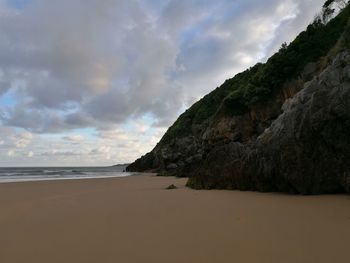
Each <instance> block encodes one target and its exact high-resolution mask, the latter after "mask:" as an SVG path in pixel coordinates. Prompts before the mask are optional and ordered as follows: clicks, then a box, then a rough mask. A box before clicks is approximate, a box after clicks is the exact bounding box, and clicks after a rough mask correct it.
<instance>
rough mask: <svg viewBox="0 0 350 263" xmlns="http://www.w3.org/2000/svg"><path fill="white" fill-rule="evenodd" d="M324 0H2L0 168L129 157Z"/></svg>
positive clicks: (294, 30)
mask: <svg viewBox="0 0 350 263" xmlns="http://www.w3.org/2000/svg"><path fill="white" fill-rule="evenodd" d="M323 2H324V1H323V0H264V1H256V0H103V1H102V0H60V1H56V0H0V166H103V165H113V164H117V163H128V162H131V161H133V160H135V159H136V158H138V157H140V156H141V155H143V154H145V153H147V152H148V151H150V150H152V148H153V147H154V146H155V145H156V143H157V142H158V141H159V139H160V138H161V137H162V135H163V134H164V133H165V131H166V130H167V128H168V127H169V125H171V124H172V123H173V122H174V121H175V120H176V118H177V117H178V115H179V114H180V113H182V112H183V111H184V110H185V109H186V108H188V107H189V106H191V104H193V103H194V102H195V101H197V100H198V99H200V98H201V97H203V96H204V95H205V94H207V93H209V92H210V91H211V90H213V89H215V88H216V87H218V86H220V85H221V84H222V83H223V82H224V81H225V80H226V79H228V78H231V77H233V76H234V75H235V74H237V73H239V72H240V71H243V70H245V69H246V68H249V67H251V66H253V65H254V64H256V63H257V62H264V61H266V59H267V58H268V57H269V56H270V55H272V54H273V53H274V52H276V51H277V50H278V49H279V47H280V46H281V44H282V43H283V42H287V43H288V42H290V41H292V40H293V39H294V38H295V37H296V36H297V34H298V33H299V32H300V31H302V30H304V28H305V27H306V26H307V25H308V24H309V23H310V22H311V21H312V20H313V18H314V16H315V14H316V13H317V12H318V11H319V10H320V8H321V6H322V4H323Z"/></svg>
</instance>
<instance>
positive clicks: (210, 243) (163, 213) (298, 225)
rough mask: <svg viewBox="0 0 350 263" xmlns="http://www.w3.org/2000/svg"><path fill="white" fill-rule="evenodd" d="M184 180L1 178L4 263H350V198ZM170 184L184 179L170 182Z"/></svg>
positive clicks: (0, 258) (0, 228) (1, 254)
mask: <svg viewBox="0 0 350 263" xmlns="http://www.w3.org/2000/svg"><path fill="white" fill-rule="evenodd" d="M185 183H186V180H185V179H176V178H160V177H155V176H153V175H152V176H150V175H142V176H135V177H126V178H109V179H96V180H95V179H91V180H66V181H46V182H22V183H7V184H0V262H4V263H13V262H26V263H32V262H33V263H34V262H35V263H37V262H48V263H55V262H60V263H61V262H65V263H70V262H72V263H73V262H74V263H80V262H84V263H86V262H94V263H95V262H101V263H105V262H121V263H134V262H135V263H136V262H137V263H140V262H150V263H158V262H159V263H160V262H161V263H168V262H177V263H179V262H185V263H186V262H188V263H196V262H198V263H206V262H211V263H220V262H240V263H242V262H253V263H254V262H259V263H261V262H269V263H273V262H276V263H277V262H278V263H280V262H284V263H286V262H293V263H295V262H299V263H300V262H305V263H306V262H308V263H310V262H327V263H328V262H333V263H336V262H347V261H348V260H349V257H350V254H349V244H350V196H346V195H334V196H290V195H283V194H261V193H252V192H238V191H195V190H191V189H187V188H186V187H185V186H184V185H185ZM170 184H175V185H177V186H178V187H179V189H176V190H165V187H167V186H168V185H170Z"/></svg>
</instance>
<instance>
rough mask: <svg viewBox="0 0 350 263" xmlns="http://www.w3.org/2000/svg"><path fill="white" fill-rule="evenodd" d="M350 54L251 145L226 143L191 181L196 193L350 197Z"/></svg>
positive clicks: (306, 86) (295, 99)
mask: <svg viewBox="0 0 350 263" xmlns="http://www.w3.org/2000/svg"><path fill="white" fill-rule="evenodd" d="M349 160H350V54H349V52H342V53H339V54H338V55H337V56H336V58H335V59H334V61H333V63H332V64H331V65H330V66H328V67H327V68H326V69H325V70H324V71H323V72H322V73H321V74H319V75H317V76H316V77H315V78H314V79H313V80H312V81H310V82H307V83H305V84H304V88H303V89H302V90H301V91H300V92H298V93H297V94H296V95H295V96H294V97H292V98H291V99H288V100H286V102H285V103H284V104H283V106H282V113H281V114H280V115H279V117H278V118H277V119H276V120H274V121H273V122H272V123H271V125H270V126H269V127H268V128H267V129H266V130H265V131H264V132H263V133H262V134H261V135H260V136H259V137H258V138H257V139H256V140H255V141H252V142H251V143H249V144H243V143H241V142H235V141H231V142H222V143H220V144H219V145H216V146H215V147H213V148H212V149H211V151H210V152H209V153H208V154H207V156H206V158H205V161H204V162H202V164H201V165H200V166H199V167H198V168H197V170H196V171H195V173H194V174H193V176H192V177H191V178H190V180H189V185H190V186H192V187H194V188H230V189H241V190H258V191H284V192H291V193H301V194H320V193H337V192H345V191H347V192H350V161H349Z"/></svg>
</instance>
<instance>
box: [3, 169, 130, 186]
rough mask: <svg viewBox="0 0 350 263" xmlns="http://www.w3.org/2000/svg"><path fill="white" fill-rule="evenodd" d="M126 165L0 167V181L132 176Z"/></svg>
mask: <svg viewBox="0 0 350 263" xmlns="http://www.w3.org/2000/svg"><path fill="white" fill-rule="evenodd" d="M125 168H126V165H117V166H110V167H8V168H3V167H0V183H11V182H27V181H48V180H68V179H69V180H73V179H93V178H110V177H125V176H132V175H135V173H128V172H125Z"/></svg>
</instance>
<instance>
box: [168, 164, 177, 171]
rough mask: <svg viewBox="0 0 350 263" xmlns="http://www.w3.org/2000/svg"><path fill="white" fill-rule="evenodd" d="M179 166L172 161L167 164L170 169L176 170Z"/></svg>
mask: <svg viewBox="0 0 350 263" xmlns="http://www.w3.org/2000/svg"><path fill="white" fill-rule="evenodd" d="M177 167H178V166H177V164H175V163H171V164H169V165H168V166H167V169H168V170H175V169H177Z"/></svg>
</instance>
